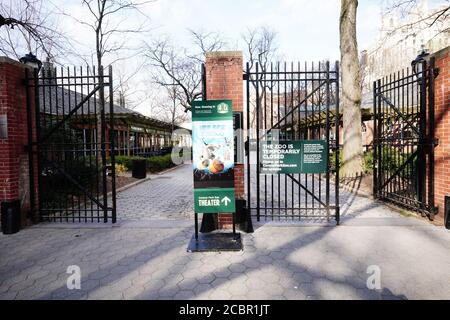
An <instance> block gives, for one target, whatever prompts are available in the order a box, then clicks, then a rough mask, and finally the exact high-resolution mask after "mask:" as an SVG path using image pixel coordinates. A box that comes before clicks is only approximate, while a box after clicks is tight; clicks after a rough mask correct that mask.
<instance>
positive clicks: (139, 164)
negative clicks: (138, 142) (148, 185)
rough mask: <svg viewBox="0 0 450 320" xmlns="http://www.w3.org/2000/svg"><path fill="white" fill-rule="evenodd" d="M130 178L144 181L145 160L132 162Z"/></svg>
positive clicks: (145, 172)
mask: <svg viewBox="0 0 450 320" xmlns="http://www.w3.org/2000/svg"><path fill="white" fill-rule="evenodd" d="M131 172H132V177H133V178H137V179H144V178H146V177H147V163H146V161H145V159H136V160H133V162H132V170H131Z"/></svg>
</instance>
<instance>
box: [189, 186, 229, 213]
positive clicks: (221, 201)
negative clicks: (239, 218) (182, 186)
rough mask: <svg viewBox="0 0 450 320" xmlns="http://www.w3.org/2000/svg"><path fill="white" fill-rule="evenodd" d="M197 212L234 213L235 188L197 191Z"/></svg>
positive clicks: (195, 195) (195, 198)
mask: <svg viewBox="0 0 450 320" xmlns="http://www.w3.org/2000/svg"><path fill="white" fill-rule="evenodd" d="M194 200H195V212H202V213H216V212H230V213H231V212H234V211H235V203H234V189H233V188H208V189H195V192H194Z"/></svg>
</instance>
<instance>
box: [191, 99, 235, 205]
mask: <svg viewBox="0 0 450 320" xmlns="http://www.w3.org/2000/svg"><path fill="white" fill-rule="evenodd" d="M192 142H193V146H192V152H193V156H192V158H193V162H192V167H193V168H192V169H193V175H194V201H195V212H196V213H220V212H226V213H233V212H235V195H234V133H233V108H232V102H231V100H203V101H194V102H193V103H192Z"/></svg>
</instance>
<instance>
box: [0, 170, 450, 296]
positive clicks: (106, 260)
mask: <svg viewBox="0 0 450 320" xmlns="http://www.w3.org/2000/svg"><path fill="white" fill-rule="evenodd" d="M165 177H170V179H168V178H165ZM190 178H191V175H190V166H184V167H180V168H177V169H175V170H174V171H171V172H168V173H166V174H164V175H161V176H160V178H159V179H152V180H150V181H147V182H144V183H142V184H140V185H138V186H135V187H133V188H132V189H128V190H126V191H124V192H122V193H120V195H119V199H120V200H119V206H120V208H122V210H124V211H125V212H122V211H119V213H118V214H119V217H120V220H119V222H118V223H117V224H116V225H114V226H111V225H110V224H106V225H104V224H80V225H71V224H40V225H36V226H33V227H30V228H27V229H24V230H21V231H20V232H19V233H17V234H14V235H0V299H432V298H439V299H450V275H449V271H448V270H449V269H448V268H449V266H450V246H449V243H450V232H449V231H448V230H445V229H443V228H442V227H436V226H433V225H431V224H428V223H426V222H424V221H421V220H419V219H416V218H407V217H402V216H400V215H399V214H398V213H396V212H393V211H391V210H390V209H389V208H387V207H385V206H383V205H382V204H380V203H377V202H373V201H371V200H369V199H366V198H361V197H358V196H355V195H351V194H345V193H343V194H342V202H344V204H343V206H342V212H343V224H342V225H341V226H338V227H335V226H333V224H315V223H311V224H305V223H303V224H299V223H292V222H265V223H264V222H261V223H256V222H255V232H254V233H253V234H244V235H243V242H244V251H241V252H222V253H218V252H216V253H213V252H210V253H188V252H186V248H187V244H188V242H189V239H190V238H191V236H192V233H193V222H192V220H191V219H182V217H186V216H187V215H188V214H185V213H183V212H190V210H191V209H190V208H191V205H192V204H190V201H191V200H190V199H192V198H189V197H190V196H191V195H190V193H191V192H192V191H191V189H190V187H189V184H191V183H192V182H191V180H190ZM149 189H150V190H149ZM174 195H181V196H182V197H181V198H182V199H184V200H185V201H186V202H184V203H182V202H178V203H175V204H174V203H173V202H170V201H172V200H171V199H172V198H173V196H174ZM143 199H147V200H148V199H151V202H145V201H144V200H143ZM140 200H142V201H140ZM126 203H128V204H126ZM180 203H181V205H180ZM132 205H134V206H135V209H134V212H133V210H131V209H129V208H128V206H132ZM172 205H173V206H172ZM176 205H179V206H180V208H181V209H183V208H185V211H183V210H179V208H178V209H177V207H176ZM167 207H168V208H167ZM170 208H171V209H172V210H170ZM125 209H126V210H125ZM127 210H128V211H127ZM177 210H179V211H177ZM165 214H167V215H165ZM70 265H77V266H79V267H80V269H81V289H80V290H78V289H73V290H69V289H68V288H67V285H66V283H67V279H68V277H69V276H70V275H69V274H68V273H66V271H67V267H68V266H70ZM373 270H376V271H377V272H378V271H379V272H380V274H379V275H380V278H379V279H380V283H379V284H380V287H379V289H373V290H371V289H369V288H368V287H367V279H368V277H369V276H371V275H372V274H373ZM368 271H369V273H368Z"/></svg>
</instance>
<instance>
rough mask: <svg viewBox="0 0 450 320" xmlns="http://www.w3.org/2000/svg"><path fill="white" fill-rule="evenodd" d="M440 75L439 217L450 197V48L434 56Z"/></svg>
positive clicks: (437, 116)
mask: <svg viewBox="0 0 450 320" xmlns="http://www.w3.org/2000/svg"><path fill="white" fill-rule="evenodd" d="M433 56H434V57H435V58H436V65H435V66H436V68H439V75H438V76H437V78H436V79H435V87H434V95H435V126H436V129H435V130H436V131H435V136H436V137H437V138H439V145H438V146H437V147H436V148H435V151H434V152H435V161H434V164H435V165H434V181H435V184H434V188H435V189H434V202H435V205H436V206H438V207H439V217H443V215H444V200H445V196H450V47H447V48H445V49H443V50H440V51H438V52H437V53H435V54H433Z"/></svg>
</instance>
